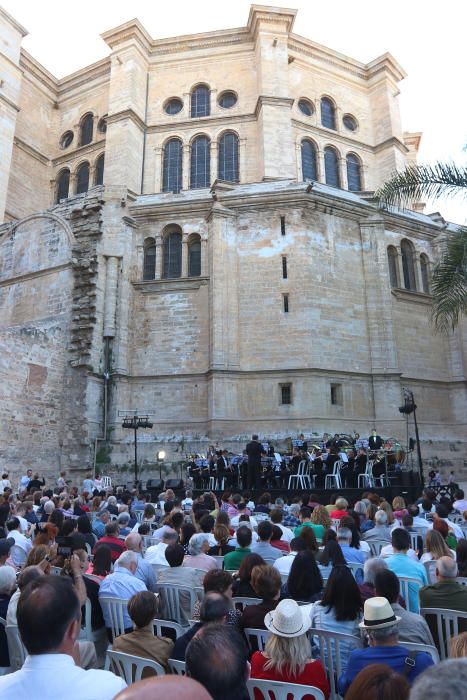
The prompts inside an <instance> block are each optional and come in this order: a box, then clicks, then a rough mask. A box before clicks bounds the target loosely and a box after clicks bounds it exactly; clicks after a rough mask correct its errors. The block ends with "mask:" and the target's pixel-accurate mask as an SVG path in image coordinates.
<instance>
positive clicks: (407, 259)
mask: <svg viewBox="0 0 467 700" xmlns="http://www.w3.org/2000/svg"><path fill="white" fill-rule="evenodd" d="M401 255H402V272H403V275H404V287H405V288H406V289H411V290H413V291H416V289H417V286H416V284H415V266H414V247H413V244H412V243H411V242H410V241H408V240H407V239H406V238H404V240H403V241H401Z"/></svg>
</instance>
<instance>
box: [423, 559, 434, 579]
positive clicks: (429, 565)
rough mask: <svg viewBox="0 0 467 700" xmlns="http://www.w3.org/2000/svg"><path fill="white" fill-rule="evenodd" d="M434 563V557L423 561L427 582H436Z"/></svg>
mask: <svg viewBox="0 0 467 700" xmlns="http://www.w3.org/2000/svg"><path fill="white" fill-rule="evenodd" d="M436 564H437V562H436V560H435V559H430V561H424V562H423V566H424V567H425V570H426V577H427V579H428V583H436Z"/></svg>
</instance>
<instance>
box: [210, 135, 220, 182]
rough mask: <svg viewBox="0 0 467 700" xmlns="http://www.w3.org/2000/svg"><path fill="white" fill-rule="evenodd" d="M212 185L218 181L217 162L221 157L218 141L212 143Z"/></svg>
mask: <svg viewBox="0 0 467 700" xmlns="http://www.w3.org/2000/svg"><path fill="white" fill-rule="evenodd" d="M210 157H211V160H210V168H211V185H212V183H213V182H215V181H216V180H217V160H218V157H219V146H218V143H217V141H211V151H210Z"/></svg>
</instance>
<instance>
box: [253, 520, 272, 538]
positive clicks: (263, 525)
mask: <svg viewBox="0 0 467 700" xmlns="http://www.w3.org/2000/svg"><path fill="white" fill-rule="evenodd" d="M257 533H258V537H259V539H260V540H262V541H263V542H264V541H266V540H270V539H271V537H272V523H270V522H269V520H262V521H261V522H260V523H259V525H258V529H257Z"/></svg>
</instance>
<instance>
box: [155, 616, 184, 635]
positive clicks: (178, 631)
mask: <svg viewBox="0 0 467 700" xmlns="http://www.w3.org/2000/svg"><path fill="white" fill-rule="evenodd" d="M152 624H153V625H154V633H155V635H156V637H164V632H163V628H165V629H170V630H175V638H176V639H178V638H179V637H181V636H182V635H183V634H185V632H186V627H183V626H182V625H179V624H178V622H172V620H160V619H158V618H155V619H154V620H153V621H152Z"/></svg>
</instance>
